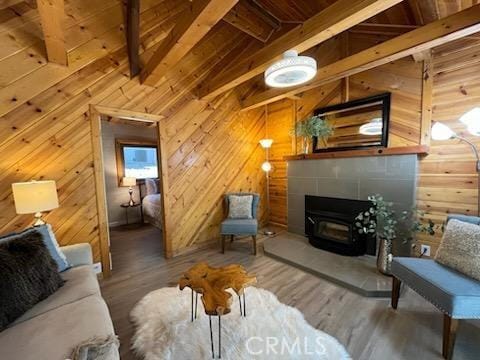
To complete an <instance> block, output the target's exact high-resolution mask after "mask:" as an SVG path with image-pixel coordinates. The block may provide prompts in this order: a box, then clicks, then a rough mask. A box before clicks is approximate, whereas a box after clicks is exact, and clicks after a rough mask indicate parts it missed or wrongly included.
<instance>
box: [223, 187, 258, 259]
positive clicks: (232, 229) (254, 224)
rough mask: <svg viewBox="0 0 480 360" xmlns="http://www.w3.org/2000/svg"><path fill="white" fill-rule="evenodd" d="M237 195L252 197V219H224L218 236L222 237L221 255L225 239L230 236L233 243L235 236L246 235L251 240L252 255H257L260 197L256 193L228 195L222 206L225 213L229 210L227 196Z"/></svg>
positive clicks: (226, 196) (226, 195)
mask: <svg viewBox="0 0 480 360" xmlns="http://www.w3.org/2000/svg"><path fill="white" fill-rule="evenodd" d="M230 195H237V196H244V195H252V196H253V201H252V219H229V218H227V219H225V220H224V221H223V222H222V224H221V229H220V234H221V235H222V254H224V253H225V238H226V237H227V236H230V242H233V240H234V239H235V236H240V235H244V236H245V235H246V236H248V235H249V236H251V237H252V240H253V254H254V255H257V232H258V221H257V209H258V204H259V202H260V195H259V194H257V193H228V194H225V197H224V205H225V209H226V212H227V213H228V208H229V196H230Z"/></svg>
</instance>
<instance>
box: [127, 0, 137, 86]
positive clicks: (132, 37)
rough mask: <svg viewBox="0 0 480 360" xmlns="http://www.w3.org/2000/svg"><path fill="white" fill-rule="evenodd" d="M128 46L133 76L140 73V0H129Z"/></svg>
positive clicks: (131, 75) (131, 74)
mask: <svg viewBox="0 0 480 360" xmlns="http://www.w3.org/2000/svg"><path fill="white" fill-rule="evenodd" d="M127 48H128V62H129V64H130V77H131V78H133V77H135V76H137V75H138V74H139V73H140V54H139V50H140V0H127Z"/></svg>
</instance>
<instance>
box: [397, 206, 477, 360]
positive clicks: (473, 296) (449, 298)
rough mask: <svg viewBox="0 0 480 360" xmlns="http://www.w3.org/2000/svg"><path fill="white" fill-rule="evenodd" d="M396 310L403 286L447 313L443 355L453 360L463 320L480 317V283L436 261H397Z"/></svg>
mask: <svg viewBox="0 0 480 360" xmlns="http://www.w3.org/2000/svg"><path fill="white" fill-rule="evenodd" d="M450 219H457V220H460V221H465V222H469V223H472V224H477V225H480V218H478V217H475V216H466V215H450V216H449V217H448V219H447V222H448V221H449V220H450ZM392 274H393V284H392V307H393V308H394V309H396V308H397V305H398V298H399V296H400V286H401V284H402V282H403V283H405V284H406V285H408V286H409V287H410V288H411V289H412V290H414V291H415V292H417V293H418V294H420V295H421V296H423V297H424V298H425V299H426V300H428V301H429V302H431V303H432V304H433V305H435V306H436V307H437V308H438V309H439V310H440V311H441V312H443V314H444V315H443V347H442V355H443V357H444V358H445V359H450V358H451V356H452V354H453V347H454V345H455V335H456V330H457V327H458V320H459V319H479V318H480V282H479V281H477V280H475V279H472V278H470V277H468V276H466V275H463V274H461V273H459V272H457V271H455V270H453V269H450V268H448V267H446V266H444V265H441V264H439V263H437V262H436V261H434V260H433V259H421V258H406V257H398V258H394V259H393V262H392Z"/></svg>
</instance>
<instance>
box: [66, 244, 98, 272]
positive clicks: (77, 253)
mask: <svg viewBox="0 0 480 360" xmlns="http://www.w3.org/2000/svg"><path fill="white" fill-rule="evenodd" d="M60 249H61V250H62V252H63V253H64V254H65V257H66V258H67V261H68V263H69V264H70V265H71V266H74V267H75V266H81V265H92V264H93V256H92V247H91V246H90V244H88V243H82V244H74V245H67V246H62V247H60Z"/></svg>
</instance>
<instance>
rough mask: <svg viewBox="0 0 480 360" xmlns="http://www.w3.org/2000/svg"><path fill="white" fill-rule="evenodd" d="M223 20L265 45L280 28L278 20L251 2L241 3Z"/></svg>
mask: <svg viewBox="0 0 480 360" xmlns="http://www.w3.org/2000/svg"><path fill="white" fill-rule="evenodd" d="M223 20H224V21H226V22H227V23H229V24H230V25H232V26H235V27H236V28H237V29H239V30H241V31H243V32H244V33H246V34H248V35H250V36H252V37H254V38H255V39H257V40H260V41H261V42H264V43H265V42H267V41H268V40H269V39H270V37H271V36H272V34H273V33H274V31H275V30H277V29H279V28H280V22H279V21H278V20H277V19H275V18H274V17H273V16H271V15H270V14H268V13H267V12H265V11H263V9H262V8H260V7H259V6H257V4H256V3H254V2H251V1H240V2H239V3H238V4H237V5H235V6H234V7H233V9H232V10H230V11H229V12H228V13H227V15H225V17H224V18H223Z"/></svg>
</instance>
